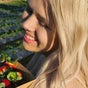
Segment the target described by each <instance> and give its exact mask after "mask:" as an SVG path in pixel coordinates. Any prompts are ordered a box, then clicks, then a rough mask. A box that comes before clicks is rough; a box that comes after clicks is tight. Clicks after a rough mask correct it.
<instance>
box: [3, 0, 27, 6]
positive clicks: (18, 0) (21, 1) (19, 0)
mask: <svg viewBox="0 0 88 88" xmlns="http://www.w3.org/2000/svg"><path fill="white" fill-rule="evenodd" d="M25 2H26V1H25V0H11V1H10V2H1V3H2V4H6V5H15V6H22V5H25V4H26V3H25Z"/></svg>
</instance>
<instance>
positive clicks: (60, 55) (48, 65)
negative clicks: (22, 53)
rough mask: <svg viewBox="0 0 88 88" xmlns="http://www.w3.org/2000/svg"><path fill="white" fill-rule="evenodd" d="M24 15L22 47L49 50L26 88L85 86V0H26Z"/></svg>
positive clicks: (87, 79) (87, 17)
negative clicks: (38, 70) (35, 75)
mask: <svg viewBox="0 0 88 88" xmlns="http://www.w3.org/2000/svg"><path fill="white" fill-rule="evenodd" d="M23 19H24V23H23V27H24V29H25V36H24V42H23V45H24V47H25V49H27V50H29V51H35V52H47V53H49V56H48V57H47V61H46V62H45V63H44V65H43V66H42V69H41V70H40V72H39V74H38V77H37V78H36V79H35V80H34V81H33V82H32V83H31V84H30V83H29V88H88V0H28V6H27V9H26V10H25V11H24V15H23ZM47 53H45V54H47Z"/></svg>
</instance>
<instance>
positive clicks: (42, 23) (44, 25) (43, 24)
mask: <svg viewBox="0 0 88 88" xmlns="http://www.w3.org/2000/svg"><path fill="white" fill-rule="evenodd" d="M40 25H41V26H42V27H44V28H49V26H48V25H47V24H45V23H44V22H40Z"/></svg>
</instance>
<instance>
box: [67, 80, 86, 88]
mask: <svg viewBox="0 0 88 88" xmlns="http://www.w3.org/2000/svg"><path fill="white" fill-rule="evenodd" d="M66 88H85V87H84V86H83V85H82V84H81V83H80V82H79V81H78V80H77V79H73V80H72V81H70V82H69V83H68V84H67V86H66Z"/></svg>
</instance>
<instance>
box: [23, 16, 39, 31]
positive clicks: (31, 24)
mask: <svg viewBox="0 0 88 88" xmlns="http://www.w3.org/2000/svg"><path fill="white" fill-rule="evenodd" d="M37 24H38V21H37V18H36V16H35V15H31V16H30V17H28V16H27V18H25V20H24V22H23V28H24V29H25V30H28V31H35V30H36V28H37Z"/></svg>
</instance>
